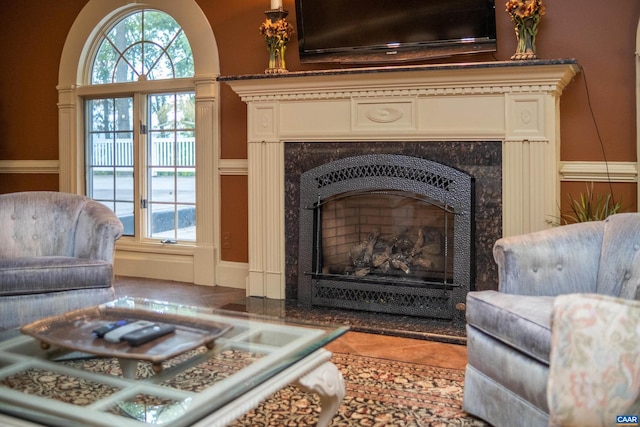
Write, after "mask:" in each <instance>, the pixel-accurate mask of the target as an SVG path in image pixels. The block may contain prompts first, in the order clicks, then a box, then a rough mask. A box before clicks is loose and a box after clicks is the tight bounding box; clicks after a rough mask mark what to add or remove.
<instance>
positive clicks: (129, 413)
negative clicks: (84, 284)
mask: <svg viewBox="0 0 640 427" xmlns="http://www.w3.org/2000/svg"><path fill="white" fill-rule="evenodd" d="M96 313H97V314H96ZM95 316H98V318H96V317H95ZM100 316H106V317H105V318H104V319H103V318H101V317H100ZM113 316H116V317H122V318H134V319H136V318H140V316H142V317H141V318H147V317H149V316H150V318H151V319H157V320H161V321H163V322H166V323H171V324H176V325H177V329H176V332H175V333H174V334H171V336H166V337H162V338H159V339H158V340H157V342H156V343H154V342H153V341H152V342H150V343H148V344H145V345H143V346H140V347H139V348H132V349H127V348H126V344H118V345H115V346H105V345H104V343H103V342H102V340H101V339H95V338H93V337H91V338H90V339H88V340H87V337H86V334H87V332H86V331H90V330H91V328H92V327H93V326H95V325H94V324H93V323H95V322H103V323H104V322H107V321H111V320H113ZM92 322H93V323H92ZM34 325H36V326H35V327H31V328H30V327H27V328H30V329H28V331H27V332H28V333H29V335H24V334H23V335H20V336H16V337H14V338H11V339H7V340H5V341H2V342H0V424H2V425H15V426H29V425H40V424H43V425H53V426H64V427H68V426H75V425H78V426H108V427H112V426H116V425H117V426H119V427H128V426H132V427H134V426H137V427H140V426H144V425H158V424H159V425H165V426H171V427H182V426H224V425H226V424H228V423H230V422H232V421H233V420H235V419H237V418H239V417H241V416H242V415H243V414H245V413H247V412H249V411H250V410H251V409H253V408H255V407H256V406H258V405H259V404H260V402H261V401H262V400H264V399H266V398H267V397H269V396H270V395H272V394H273V393H275V392H276V391H278V390H280V389H281V388H283V387H285V386H287V385H289V384H295V385H297V386H298V387H300V388H301V389H303V390H305V391H308V392H313V393H317V394H318V395H319V396H320V402H321V413H320V416H319V420H318V425H319V426H323V425H328V424H329V423H330V421H331V419H332V418H333V416H334V415H335V413H336V411H337V409H338V406H339V404H340V402H341V401H342V399H343V398H344V394H345V388H344V381H343V379H342V375H341V374H340V372H339V371H338V369H337V368H336V367H335V365H333V364H332V363H331V362H330V361H329V359H330V357H331V353H330V352H329V351H327V350H325V349H323V348H322V347H323V346H324V345H326V344H327V343H329V342H331V341H332V340H334V339H335V338H337V337H339V336H340V335H342V334H343V333H345V332H346V331H347V329H348V328H347V327H327V326H323V325H315V324H308V323H300V322H293V321H289V320H284V319H279V318H272V317H266V316H255V315H249V314H245V313H238V312H231V311H224V310H217V309H211V308H202V307H194V306H188V305H180V304H172V303H167V302H161V301H154V300H148V299H136V298H122V299H119V300H116V301H113V302H110V303H106V304H102V305H100V306H97V307H94V308H92V309H88V310H87V311H82V310H79V311H78V312H72V313H70V314H68V315H63V316H58V317H56V318H49V319H44V320H43V321H40V322H36V324H34ZM194 328H195V329H194ZM198 328H201V329H202V331H204V332H202V331H200V332H202V334H201V335H202V336H197V335H198V333H199V331H198ZM194 330H195V335H196V337H195V338H194V340H195V341H193V342H191V345H189V343H186V344H185V341H189V337H190V335H189V334H190V333H191V334H193V333H194ZM23 331H24V328H23ZM91 341H93V342H94V343H95V344H90V342H91ZM87 342H89V344H87ZM127 353H130V354H127ZM123 374H124V375H123Z"/></svg>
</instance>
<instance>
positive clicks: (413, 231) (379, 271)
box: [312, 190, 455, 287]
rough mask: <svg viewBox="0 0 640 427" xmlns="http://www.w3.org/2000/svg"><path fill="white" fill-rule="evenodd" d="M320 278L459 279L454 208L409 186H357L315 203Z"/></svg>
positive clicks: (433, 282) (440, 282)
mask: <svg viewBox="0 0 640 427" xmlns="http://www.w3.org/2000/svg"><path fill="white" fill-rule="evenodd" d="M314 209H315V214H314V217H315V221H314V223H315V228H316V233H315V237H314V240H315V244H314V259H313V263H312V265H313V267H312V268H313V273H312V275H313V276H314V277H315V278H320V277H323V278H327V279H331V280H343V281H358V282H374V283H384V284H390V283H396V284H402V285H408V286H427V287H441V286H447V285H450V284H452V283H453V259H454V257H453V250H454V247H453V241H454V239H453V235H454V225H455V224H454V221H455V213H454V212H453V210H452V208H450V207H447V206H443V205H442V204H441V203H438V202H436V201H435V200H431V199H429V198H428V197H426V196H424V195H419V194H414V193H410V192H406V191H388V190H387V191H382V190H381V191H375V190H374V191H354V192H347V193H343V194H338V195H335V196H332V197H329V198H327V199H325V200H322V201H320V202H319V203H318V204H317V205H316V206H315V208H314Z"/></svg>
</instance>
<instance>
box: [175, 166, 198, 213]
mask: <svg viewBox="0 0 640 427" xmlns="http://www.w3.org/2000/svg"><path fill="white" fill-rule="evenodd" d="M176 189H177V191H176V201H177V202H178V203H193V204H195V202H196V170H195V169H191V168H184V169H180V172H179V173H178V179H177V185H176Z"/></svg>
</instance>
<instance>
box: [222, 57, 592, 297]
mask: <svg viewBox="0 0 640 427" xmlns="http://www.w3.org/2000/svg"><path fill="white" fill-rule="evenodd" d="M579 70H580V67H579V65H578V64H577V63H576V61H574V60H538V61H521V62H518V61H516V62H511V61H510V62H491V63H468V64H448V65H430V66H408V67H384V68H360V69H349V70H328V71H311V72H295V73H288V74H283V75H249V76H236V77H221V78H220V80H221V81H224V82H226V83H227V84H229V85H230V86H231V87H232V88H233V90H234V91H235V92H236V93H237V94H238V95H240V97H241V99H242V100H243V101H245V102H246V103H247V108H248V114H247V122H248V176H249V195H248V197H249V276H248V284H247V291H248V294H249V295H252V296H265V297H268V298H275V299H283V298H284V296H285V293H284V292H285V291H284V290H285V275H284V271H285V265H284V259H285V255H284V254H285V227H297V224H285V223H284V144H285V143H286V142H344V143H349V142H358V141H369V142H375V141H415V142H416V143H429V141H448V140H449V141H453V140H455V141H467V140H468V141H502V185H503V188H502V196H503V200H502V206H503V211H502V212H503V235H505V236H508V235H515V234H521V233H526V232H530V231H535V230H541V229H544V228H547V227H549V224H548V220H549V219H550V218H553V217H557V215H558V204H557V203H558V200H559V197H558V196H559V191H560V175H559V169H560V162H559V161H560V96H561V94H562V91H563V90H564V88H565V87H566V85H567V84H568V83H569V82H570V81H571V79H572V78H573V77H574V76H575V75H576V73H578V72H579Z"/></svg>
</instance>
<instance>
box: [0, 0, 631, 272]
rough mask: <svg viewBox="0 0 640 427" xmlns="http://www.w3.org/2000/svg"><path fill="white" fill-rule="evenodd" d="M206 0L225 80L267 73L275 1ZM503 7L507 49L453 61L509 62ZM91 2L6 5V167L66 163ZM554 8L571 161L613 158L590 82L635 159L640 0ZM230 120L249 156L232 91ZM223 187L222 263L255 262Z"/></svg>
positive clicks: (545, 40)
mask: <svg viewBox="0 0 640 427" xmlns="http://www.w3.org/2000/svg"><path fill="white" fill-rule="evenodd" d="M197 1H198V3H199V5H200V7H201V8H202V10H203V11H204V13H205V15H206V16H208V17H209V20H210V22H211V26H212V28H213V31H214V34H215V36H216V40H217V42H218V49H219V53H220V64H221V72H222V74H223V75H237V74H253V73H261V72H263V70H264V68H265V65H266V60H267V58H266V55H267V54H266V49H265V47H264V42H263V40H262V39H261V36H260V35H259V33H258V27H259V26H260V24H261V23H262V21H263V20H264V14H263V11H264V10H265V9H267V8H268V7H269V2H268V1H267V0H243V1H238V0H214V1H211V0H207V1H205V0H197ZM503 3H504V2H503V1H501V0H497V1H496V9H497V10H496V16H497V27H498V28H497V30H498V51H497V52H496V53H495V55H488V54H484V55H477V56H472V57H464V58H455V59H452V60H451V61H493V60H495V59H498V60H507V59H509V57H510V56H511V55H512V54H513V52H514V50H515V44H516V43H515V36H514V34H513V28H512V25H511V22H510V21H509V18H508V16H507V15H506V13H505V12H504V10H503V8H504V4H503ZM85 4H86V1H85V0H65V1H51V0H29V1H12V2H4V3H3V6H2V7H3V10H2V13H1V14H0V28H2V32H1V33H0V34H2V35H0V51H1V52H2V60H1V61H2V63H1V65H2V66H0V160H57V158H58V125H57V114H58V112H57V106H56V103H57V92H56V84H57V80H58V65H59V60H60V55H61V53H62V47H63V45H64V42H65V38H66V35H67V32H68V31H69V29H70V28H71V25H72V24H73V21H74V19H75V17H76V16H77V15H78V13H79V11H80V10H81V9H82V7H83V6H84V5H85ZM546 5H547V15H546V16H545V17H543V20H542V23H541V25H540V29H539V34H538V56H539V57H541V58H576V59H577V60H578V62H579V63H580V64H581V65H582V67H583V68H584V70H585V73H584V74H581V75H578V76H577V78H576V79H574V81H573V82H572V83H571V84H570V85H569V87H568V88H567V89H566V91H565V93H564V95H563V97H562V101H561V114H562V129H561V132H562V152H561V156H562V160H563V161H572V160H582V161H602V160H604V158H603V147H602V146H601V145H600V141H599V139H598V136H597V133H596V131H595V126H594V122H593V119H592V116H591V112H590V109H589V105H588V103H587V91H586V88H585V76H586V82H587V83H588V86H589V95H590V98H591V105H592V107H593V113H594V114H595V117H596V120H597V124H598V128H599V130H600V135H601V137H602V144H603V146H604V153H605V155H606V159H607V160H609V161H635V160H636V123H635V114H636V113H635V62H634V61H635V60H634V52H635V40H636V29H637V25H638V18H639V17H640V2H638V1H637V0H617V1H616V2H604V1H601V0H583V1H580V2H578V1H577V0H562V1H560V0H547V1H546ZM284 6H285V9H288V10H289V11H290V20H291V22H293V23H295V12H294V3H293V0H285V2H284ZM287 67H288V68H289V69H290V70H308V69H312V68H327V67H323V66H320V65H316V66H313V67H311V66H308V65H301V64H300V62H299V60H298V57H297V43H296V42H292V43H291V44H290V46H289V48H288V53H287ZM221 118H222V123H221V132H222V146H221V153H222V157H223V158H227V159H242V158H246V153H247V150H246V109H245V105H244V104H243V103H242V102H241V101H240V99H239V98H238V97H237V96H236V95H235V94H234V93H233V92H232V91H231V90H230V89H229V88H228V87H227V86H226V85H223V88H222V92H221ZM0 180H1V181H2V182H1V184H0V192H10V191H17V190H22V189H43V190H45V189H46V190H49V189H52V183H53V182H54V180H52V179H50V176H46V177H45V178H44V179H41V177H40V176H31V175H27V174H0ZM222 187H223V188H222V193H221V199H222V215H221V217H222V231H226V232H230V233H232V235H233V245H232V248H231V249H228V250H223V251H222V256H223V259H225V260H229V261H246V260H247V259H246V257H247V252H248V250H247V240H246V228H247V223H246V218H247V215H246V205H247V204H246V197H245V196H243V195H244V194H246V187H247V182H246V178H245V177H224V178H223V179H222ZM613 187H614V194H616V198H617V199H622V201H623V204H624V205H625V210H636V205H637V202H636V196H635V194H636V189H635V188H636V187H635V184H614V186H613ZM600 188H601V187H600V186H598V187H597V189H600ZM606 188H607V187H606V186H605V189H606ZM53 189H56V188H53ZM583 189H584V183H563V185H562V192H563V194H566V193H567V192H580V191H583ZM603 191H604V190H603ZM560 202H561V201H559V203H560ZM562 203H564V200H563V201H562ZM239 213H240V214H239Z"/></svg>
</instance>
